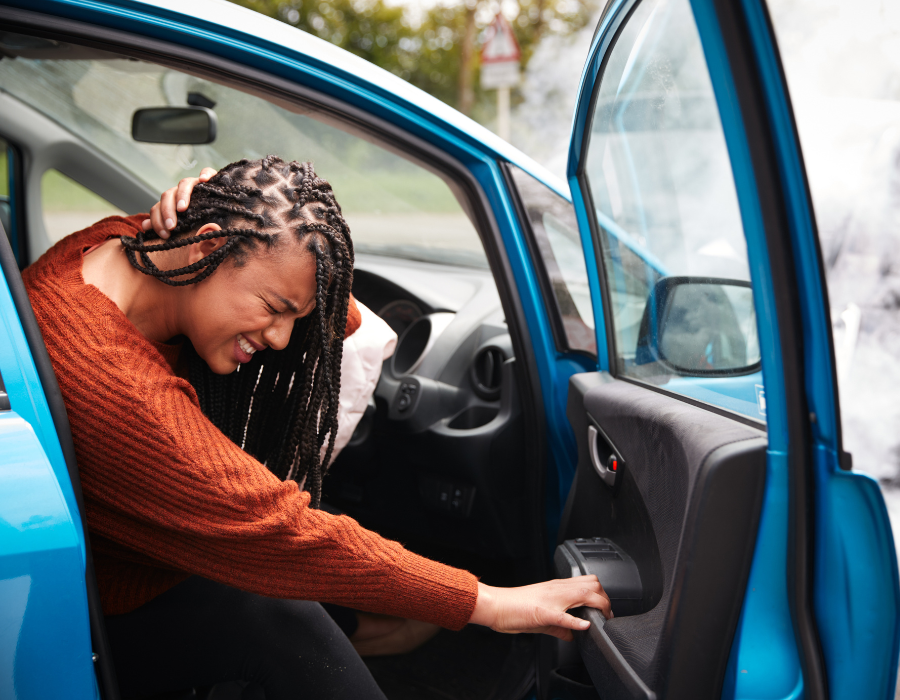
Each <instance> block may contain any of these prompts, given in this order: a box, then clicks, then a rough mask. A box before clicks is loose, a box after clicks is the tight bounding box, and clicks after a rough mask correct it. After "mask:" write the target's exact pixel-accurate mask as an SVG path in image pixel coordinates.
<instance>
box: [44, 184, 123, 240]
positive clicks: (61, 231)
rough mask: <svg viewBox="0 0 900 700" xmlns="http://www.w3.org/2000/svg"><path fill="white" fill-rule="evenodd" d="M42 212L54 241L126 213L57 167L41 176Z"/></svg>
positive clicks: (50, 236) (45, 226)
mask: <svg viewBox="0 0 900 700" xmlns="http://www.w3.org/2000/svg"><path fill="white" fill-rule="evenodd" d="M41 211H42V213H43V215H44V228H45V229H46V231H47V237H48V238H49V239H50V242H51V243H56V242H57V241H58V240H60V239H62V238H64V237H65V236H68V235H69V234H70V233H73V232H74V231H80V230H81V229H83V228H87V227H88V226H90V225H91V224H93V223H94V222H96V221H99V220H100V219H103V218H105V217H107V216H115V215H118V216H125V212H123V211H122V210H121V209H117V208H116V207H114V206H113V205H112V204H110V203H109V202H107V201H106V200H105V199H103V198H102V197H100V196H99V195H96V194H94V193H93V192H91V191H90V190H89V189H88V188H87V187H84V186H83V185H80V184H78V183H77V182H75V180H73V179H71V178H69V177H66V176H65V175H63V174H62V173H61V172H59V171H58V170H48V171H46V172H45V173H44V174H43V176H42V177H41Z"/></svg>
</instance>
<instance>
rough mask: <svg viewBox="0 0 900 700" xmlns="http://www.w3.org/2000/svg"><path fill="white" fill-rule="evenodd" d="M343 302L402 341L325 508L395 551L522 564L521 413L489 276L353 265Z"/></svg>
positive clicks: (399, 265)
mask: <svg viewBox="0 0 900 700" xmlns="http://www.w3.org/2000/svg"><path fill="white" fill-rule="evenodd" d="M353 293H354V296H356V298H357V299H359V300H360V301H361V302H362V303H363V304H365V305H366V306H368V307H369V308H370V309H372V310H373V311H375V312H376V313H377V314H378V315H379V316H380V317H381V318H382V319H384V320H385V322H387V323H388V325H389V326H391V328H393V329H394V330H395V331H396V332H397V334H398V335H399V336H400V340H399V343H398V345H397V349H396V351H395V353H394V355H393V356H392V357H390V358H389V359H388V360H387V361H385V363H384V365H383V367H382V372H381V378H380V380H379V382H378V386H377V388H376V390H375V395H374V398H373V402H372V404H371V405H370V407H369V410H368V411H367V412H366V415H365V417H364V418H363V420H362V421H361V422H360V425H359V426H358V428H357V430H356V432H355V433H354V436H353V438H352V439H351V441H350V444H349V445H348V446H347V447H346V448H345V449H344V451H343V452H342V453H341V454H340V455H339V456H338V458H337V460H336V461H335V463H334V464H333V465H332V467H331V470H330V471H329V476H328V477H327V478H326V479H325V485H324V488H325V498H326V500H327V502H328V504H329V505H331V506H333V507H336V508H338V509H340V510H341V511H343V512H346V513H347V514H349V515H351V516H353V517H355V518H356V519H357V520H360V522H362V523H363V524H364V525H366V526H367V527H370V528H372V529H376V530H377V531H379V532H381V533H382V534H384V535H386V536H390V537H395V538H398V539H402V540H403V541H404V542H414V541H417V540H420V541H422V542H428V543H429V545H434V544H435V543H439V544H441V545H445V546H449V547H452V548H454V549H462V550H466V551H469V552H476V553H478V554H479V555H482V556H486V557H509V556H517V555H519V554H521V553H520V552H518V551H517V546H516V544H515V543H517V542H520V541H521V539H522V538H521V536H519V535H517V534H516V530H517V528H519V527H520V526H521V525H522V523H521V519H522V518H523V517H524V513H525V512H527V509H526V508H524V507H522V506H523V505H524V491H523V488H522V484H521V473H520V470H521V466H522V464H523V463H524V454H523V450H524V445H525V440H524V432H523V418H522V406H521V400H520V393H519V391H518V387H517V382H516V378H515V361H516V360H515V356H514V354H513V352H512V343H511V340H510V336H509V332H508V329H507V326H506V321H505V318H504V314H503V310H502V307H501V304H500V298H499V295H498V293H497V288H496V285H495V283H494V279H493V276H492V274H491V272H490V271H489V270H481V269H477V268H463V267H454V266H445V265H436V264H433V263H424V262H415V261H409V260H401V259H396V258H387V257H381V256H374V255H363V254H359V255H357V258H356V269H355V272H354V283H353ZM517 477H518V478H517Z"/></svg>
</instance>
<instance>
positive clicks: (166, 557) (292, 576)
mask: <svg viewBox="0 0 900 700" xmlns="http://www.w3.org/2000/svg"><path fill="white" fill-rule="evenodd" d="M132 369H134V370H136V371H140V369H139V368H137V367H134V368H132ZM159 374H161V373H157V372H153V371H149V372H145V373H144V374H143V375H142V376H141V375H132V376H140V377H141V378H140V381H136V382H133V383H131V382H123V383H122V384H120V385H119V387H118V391H115V392H109V393H112V394H113V396H109V393H108V394H107V396H109V398H110V399H111V400H108V401H102V402H101V401H95V402H93V406H92V407H90V408H87V410H89V411H91V412H92V413H95V416H94V417H95V418H96V420H90V421H88V422H89V423H90V424H91V425H93V426H95V428H96V429H97V431H98V433H105V434H106V435H109V432H110V429H111V427H112V424H113V422H112V421H109V418H110V417H111V416H110V414H114V413H115V412H117V410H118V409H119V408H120V407H121V406H123V405H131V406H132V407H133V409H132V411H131V415H129V416H128V417H127V419H126V425H130V426H133V428H134V429H133V430H121V431H117V432H118V433H119V434H118V435H117V438H118V439H117V440H116V441H115V442H116V444H115V449H114V450H109V451H108V452H107V455H106V457H107V460H108V463H107V464H104V465H102V466H101V465H100V464H96V466H95V468H91V469H89V470H85V471H86V473H83V476H82V479H83V480H84V488H85V491H86V492H87V493H90V494H91V501H92V505H93V508H92V509H91V510H92V517H91V518H90V520H89V524H90V527H91V528H92V529H93V530H96V531H97V532H98V534H101V535H102V536H104V537H107V538H108V539H111V540H113V541H115V542H118V543H120V544H122V545H124V546H126V547H129V548H131V549H134V550H137V551H139V552H142V553H145V554H147V555H149V556H151V557H152V558H153V559H156V560H157V561H159V562H161V563H163V564H166V565H168V566H170V567H173V568H176V569H180V570H183V571H187V572H190V573H194V574H199V575H201V576H205V577H207V578H210V579H213V580H216V581H220V582H222V583H226V584H228V585H231V586H235V587H238V588H241V589H244V590H249V591H253V592H257V593H261V594H264V595H269V596H275V597H283V598H302V599H307V600H317V601H320V602H332V603H339V604H342V605H347V606H350V607H354V608H357V609H362V610H368V611H371V612H380V613H387V614H393V615H400V616H403V617H412V618H416V619H421V620H426V621H430V622H435V623H438V624H441V625H443V626H446V627H450V628H454V629H458V628H461V627H462V626H464V625H465V624H466V622H468V619H469V617H470V616H471V613H472V610H473V609H474V603H475V598H476V591H477V588H476V581H475V579H474V577H473V576H472V575H471V574H469V573H467V572H464V571H460V570H458V569H453V568H451V567H448V566H445V565H443V564H440V563H437V562H434V561H430V560H428V559H425V558H423V557H420V556H418V555H416V554H413V553H412V552H409V551H408V550H406V549H404V548H403V547H402V546H401V545H399V544H398V543H396V542H392V541H389V540H386V539H383V538H381V537H380V536H378V535H376V534H375V533H373V532H370V531H368V530H366V529H364V528H362V527H361V526H360V525H358V524H357V523H356V522H355V521H354V520H352V519H351V518H349V517H346V516H333V515H330V514H328V513H326V512H324V511H320V510H314V509H312V508H310V507H309V494H308V493H306V492H301V491H300V489H299V488H298V485H297V484H296V483H295V482H293V481H288V482H282V481H280V480H279V479H278V478H277V477H275V476H274V475H273V474H272V473H271V472H270V471H269V470H268V469H267V468H266V467H265V466H263V465H262V464H260V463H259V462H257V461H256V460H255V459H253V458H252V457H250V456H249V455H248V454H246V453H245V452H243V451H242V450H241V449H240V448H238V447H237V446H236V445H235V444H234V443H232V442H231V441H230V440H228V438H226V437H225V436H224V435H223V434H222V433H220V432H219V431H218V430H217V429H216V427H215V426H213V425H212V424H211V423H210V421H209V420H208V419H207V418H206V417H205V416H204V415H203V413H202V412H201V411H200V409H199V406H198V405H197V402H196V395H195V394H194V392H193V389H192V388H191V387H190V385H189V384H187V382H185V381H184V380H181V379H179V378H177V377H174V376H168V375H165V374H162V376H158V375H159ZM94 440H96V443H97V444H98V445H100V444H103V443H106V444H109V437H106V438H105V439H104V435H101V434H97V435H96V436H94Z"/></svg>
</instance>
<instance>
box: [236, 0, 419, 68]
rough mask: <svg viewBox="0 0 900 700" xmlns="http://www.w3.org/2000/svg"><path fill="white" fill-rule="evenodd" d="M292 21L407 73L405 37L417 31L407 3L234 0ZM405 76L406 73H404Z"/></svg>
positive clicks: (367, 58)
mask: <svg viewBox="0 0 900 700" xmlns="http://www.w3.org/2000/svg"><path fill="white" fill-rule="evenodd" d="M232 1H233V2H235V3H236V4H238V5H243V6H244V7H248V8H250V9H251V10H256V11H257V12H260V13H262V14H264V15H268V16H269V17H274V18H275V19H278V20H281V21H282V22H286V23H287V24H291V25H293V26H295V27H298V28H300V29H302V30H303V31H305V32H308V33H309V34H313V35H314V36H317V37H319V38H321V39H325V40H326V41H329V42H331V43H332V44H335V45H336V46H339V47H341V48H342V49H346V50H347V51H350V52H351V53H355V54H356V55H357V56H361V57H362V58H364V59H366V60H367V61H370V62H372V63H374V64H375V65H376V66H381V67H382V68H384V69H386V70H389V71H391V72H392V73H395V74H397V75H401V76H402V75H403V70H404V69H403V66H404V65H406V64H408V63H409V61H404V60H403V59H404V53H405V49H404V47H406V46H407V43H406V41H405V40H409V39H410V38H411V37H412V36H413V35H414V31H413V30H412V28H411V27H410V26H409V23H408V22H407V17H406V11H405V9H404V8H403V7H389V6H387V5H386V4H385V3H384V2H383V1H382V0H356V1H354V0H328V2H325V1H324V0H322V1H319V0H232ZM404 77H405V76H404Z"/></svg>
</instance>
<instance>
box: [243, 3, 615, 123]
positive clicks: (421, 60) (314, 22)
mask: <svg viewBox="0 0 900 700" xmlns="http://www.w3.org/2000/svg"><path fill="white" fill-rule="evenodd" d="M232 2H236V3H237V4H239V5H243V6H245V7H249V8H250V9H253V10H256V11H257V12H261V13H263V14H265V15H268V16H270V17H274V18H276V19H279V20H281V21H282V22H286V23H288V24H291V25H293V26H295V27H298V28H300V29H302V30H304V31H306V32H309V33H310V34H314V35H315V36H318V37H320V38H322V39H325V40H326V41H329V42H331V43H332V44H335V45H337V46H340V47H341V48H343V49H346V50H348V51H350V52H352V53H355V54H356V55H357V56H361V57H362V58H365V59H366V60H368V61H371V62H372V63H374V64H375V65H377V66H380V67H382V68H384V69H386V70H389V71H390V72H392V73H394V74H395V75H398V76H400V77H401V78H403V79H405V80H408V81H409V82H411V83H412V84H413V85H415V86H417V87H419V88H421V89H423V90H424V91H425V92H428V93H429V94H431V95H434V96H435V97H437V98H438V99H440V100H442V101H444V102H446V103H447V104H449V105H451V106H453V107H456V108H457V109H459V110H460V111H462V112H463V113H465V114H470V115H472V116H474V117H475V118H476V119H478V120H479V121H488V120H489V119H490V118H491V117H492V115H493V110H494V108H493V102H492V96H491V95H489V94H487V93H485V91H483V90H481V88H480V86H479V81H478V69H479V51H478V49H479V44H480V41H479V39H480V35H481V34H482V33H483V32H484V30H485V29H486V28H487V26H488V25H489V24H490V22H491V20H492V19H493V17H494V13H495V12H496V10H497V7H498V4H497V2H496V0H464V1H462V2H458V3H454V4H450V3H442V4H438V5H435V6H433V7H431V8H430V9H429V10H428V11H427V12H426V13H425V16H424V18H423V20H422V22H421V23H420V24H419V25H418V26H413V25H412V23H411V22H410V19H409V16H408V13H407V10H406V8H405V7H404V6H402V5H398V6H388V5H386V4H385V3H384V0H330V1H329V2H325V1H324V0H322V1H320V0H232ZM597 2H598V0H519V2H518V13H517V15H516V16H515V17H514V18H513V19H512V20H511V23H512V27H513V31H514V32H515V34H516V39H517V40H518V42H519V46H520V47H521V49H522V67H523V69H524V67H525V65H527V62H528V60H529V59H530V58H531V55H532V53H533V52H534V48H535V46H536V45H537V43H538V41H540V39H541V37H542V36H544V35H545V34H546V33H547V32H556V33H568V32H573V31H576V30H578V29H581V28H582V27H583V26H584V25H585V24H586V23H587V22H588V21H589V20H590V18H591V16H592V14H593V12H594V10H595V8H596V7H597ZM513 99H514V100H515V99H517V96H516V95H515V93H514V97H513Z"/></svg>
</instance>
